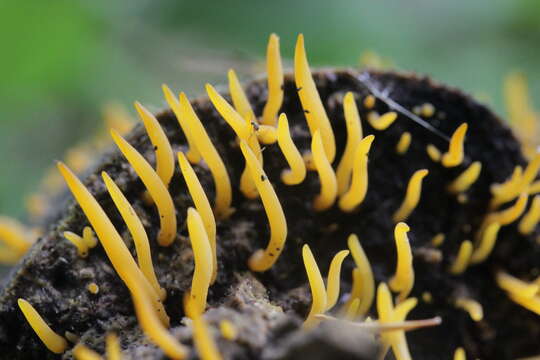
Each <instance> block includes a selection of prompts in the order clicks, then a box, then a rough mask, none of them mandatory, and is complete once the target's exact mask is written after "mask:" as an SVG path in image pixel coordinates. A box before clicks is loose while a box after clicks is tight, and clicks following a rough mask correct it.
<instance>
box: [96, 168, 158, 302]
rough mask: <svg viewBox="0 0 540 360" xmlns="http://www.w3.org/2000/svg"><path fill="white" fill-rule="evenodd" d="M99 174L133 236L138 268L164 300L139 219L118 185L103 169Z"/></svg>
mask: <svg viewBox="0 0 540 360" xmlns="http://www.w3.org/2000/svg"><path fill="white" fill-rule="evenodd" d="M101 176H102V178H103V181H104V182H105V186H106V187H107V191H108V192H109V195H110V196H111V199H112V200H113V202H114V205H115V206H116V208H117V209H118V212H119V213H120V215H121V216H122V219H123V220H124V222H125V223H126V225H127V228H128V230H129V233H130V234H131V237H132V238H133V242H134V243H135V251H136V252H137V260H138V263H139V268H140V269H141V271H142V273H143V274H144V276H145V277H146V280H148V282H149V283H150V285H152V287H153V288H154V290H155V291H156V294H158V295H159V297H160V299H162V300H164V299H165V297H166V296H167V294H166V291H165V289H163V288H162V287H161V286H160V285H159V281H158V279H157V277H156V273H155V271H154V264H153V262H152V255H151V253H150V242H149V241H148V235H147V234H146V230H145V229H144V226H143V224H142V222H141V220H140V219H139V217H138V216H137V214H136V213H135V210H134V209H133V207H132V206H131V204H130V203H129V201H128V200H127V199H126V197H125V196H124V194H123V193H122V191H121V190H120V189H119V188H118V185H116V183H115V182H114V181H113V180H112V179H111V178H110V177H109V175H108V174H107V173H106V172H105V171H103V172H102V173H101Z"/></svg>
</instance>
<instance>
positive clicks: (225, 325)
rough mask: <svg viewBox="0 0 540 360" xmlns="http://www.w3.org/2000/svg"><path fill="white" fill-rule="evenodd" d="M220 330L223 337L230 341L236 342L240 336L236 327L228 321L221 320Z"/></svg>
mask: <svg viewBox="0 0 540 360" xmlns="http://www.w3.org/2000/svg"><path fill="white" fill-rule="evenodd" d="M219 330H220V332H221V336H223V338H225V339H227V340H229V341H234V340H236V338H237V336H238V330H236V326H235V325H234V324H233V323H232V322H231V321H229V320H227V319H224V320H221V321H220V322H219Z"/></svg>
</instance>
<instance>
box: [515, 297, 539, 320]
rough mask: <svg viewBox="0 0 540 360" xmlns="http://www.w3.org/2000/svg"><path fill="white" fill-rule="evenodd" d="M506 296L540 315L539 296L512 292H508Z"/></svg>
mask: <svg viewBox="0 0 540 360" xmlns="http://www.w3.org/2000/svg"><path fill="white" fill-rule="evenodd" d="M508 296H509V297H510V299H511V300H512V301H514V302H515V303H517V304H519V305H521V306H523V307H524V308H525V309H527V310H530V311H532V312H534V313H536V314H538V315H540V296H535V297H524V296H521V295H519V294H514V293H509V294H508Z"/></svg>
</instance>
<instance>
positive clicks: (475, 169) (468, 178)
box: [447, 161, 482, 194]
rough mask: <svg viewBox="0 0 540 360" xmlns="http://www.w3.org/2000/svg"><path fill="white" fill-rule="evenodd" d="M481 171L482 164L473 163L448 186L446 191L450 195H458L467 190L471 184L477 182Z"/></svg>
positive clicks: (478, 162)
mask: <svg viewBox="0 0 540 360" xmlns="http://www.w3.org/2000/svg"><path fill="white" fill-rule="evenodd" d="M481 171H482V163H481V162H480V161H475V162H473V163H472V164H471V165H470V166H469V167H468V168H467V169H466V170H465V171H463V172H462V173H461V174H460V175H459V176H458V177H457V178H456V179H455V180H454V181H452V182H451V183H450V184H449V185H448V187H447V189H448V191H449V192H450V193H452V194H458V193H461V192H464V191H467V190H469V188H470V187H471V186H472V184H474V183H475V182H476V180H478V177H479V176H480V172H481Z"/></svg>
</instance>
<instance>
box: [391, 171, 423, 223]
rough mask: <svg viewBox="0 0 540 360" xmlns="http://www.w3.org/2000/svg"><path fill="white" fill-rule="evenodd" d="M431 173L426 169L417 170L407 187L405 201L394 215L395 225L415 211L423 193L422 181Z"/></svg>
mask: <svg viewBox="0 0 540 360" xmlns="http://www.w3.org/2000/svg"><path fill="white" fill-rule="evenodd" d="M428 173H429V171H428V170H426V169H422V170H417V171H416V172H415V173H414V174H413V176H412V177H411V179H410V180H409V184H408V185H407V192H406V193H405V199H404V200H403V203H402V204H401V206H400V207H399V209H398V210H397V211H396V212H395V213H394V215H393V219H394V222H395V223H398V222H400V221H405V220H407V218H408V217H409V215H411V213H412V212H413V210H414V209H415V208H416V206H417V205H418V202H419V201H420V194H421V193H422V180H423V179H424V178H425V177H426V176H427V175H428Z"/></svg>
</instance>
